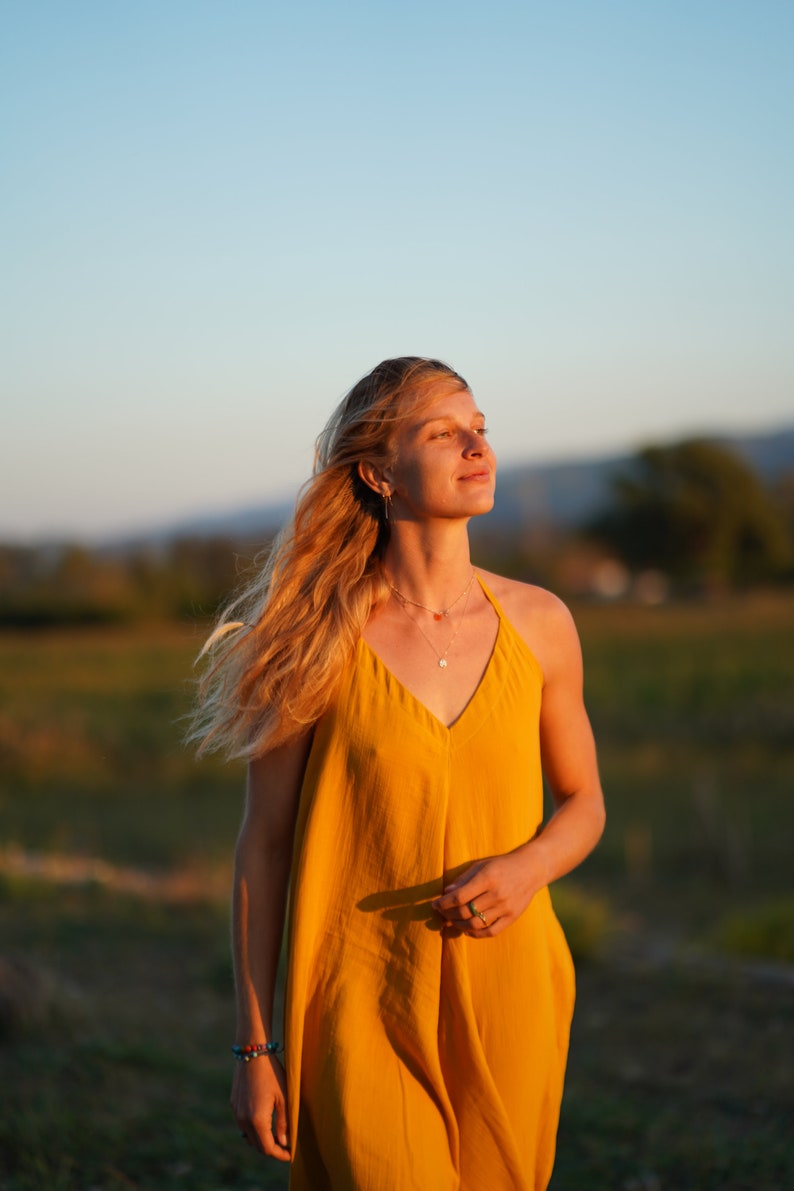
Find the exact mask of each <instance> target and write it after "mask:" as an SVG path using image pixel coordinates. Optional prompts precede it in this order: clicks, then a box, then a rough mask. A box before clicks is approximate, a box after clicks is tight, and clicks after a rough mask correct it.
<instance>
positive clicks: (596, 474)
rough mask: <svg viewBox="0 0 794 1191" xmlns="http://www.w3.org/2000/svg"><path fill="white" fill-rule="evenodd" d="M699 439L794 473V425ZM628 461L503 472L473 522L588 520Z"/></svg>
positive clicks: (236, 530)
mask: <svg viewBox="0 0 794 1191" xmlns="http://www.w3.org/2000/svg"><path fill="white" fill-rule="evenodd" d="M697 437H699V438H705V439H708V440H709V441H712V442H717V443H719V444H720V445H722V446H725V447H728V448H730V449H732V450H734V451H735V452H736V453H737V454H738V455H740V456H741V457H742V458H743V459H744V460H745V461H746V462H747V463H748V464H749V465H750V467H752V468H753V470H754V471H755V472H756V473H757V474H758V475H759V477H760V478H761V479H762V480H763V481H764V482H765V483H767V484H773V483H775V482H776V481H777V480H779V479H780V478H781V476H783V475H785V474H787V473H794V426H790V427H784V428H782V429H780V430H777V431H770V432H768V433H765V434H753V435H747V434H742V435H729V434H701V435H698V436H697ZM632 458H633V456H632V455H631V454H623V455H612V456H606V457H601V458H595V459H580V460H567V461H566V460H562V461H560V462H556V463H526V464H519V465H513V466H510V467H504V468H501V469H500V472H499V482H498V485H497V494H496V504H495V506H494V510H493V512H492V513H489V515H488V517H487V519H486V520H484V521H482V522H478V523H477V534H478V536H479V534H480V533H483V534H485V533H488V532H489V530H490V531H491V532H493V531H494V530H497V531H498V530H507V529H510V528H511V527H514V526H516V525H520V524H524V525H525V524H528V523H535V524H546V525H549V526H559V527H561V528H567V527H572V526H575V525H579V524H582V523H583V522H584V521H589V520H590V519H591V518H592V517H593V516H594V515H595V514H596V513H598V512H599V510H600V509H602V508H603V506H604V505H605V504H607V503H608V501H609V499H610V497H611V491H612V484H613V481H614V479H615V477H616V475H618V474H619V473H620V472H622V471H625V470H626V469H627V468H629V467H630V466H631V461H632ZM292 508H293V502H292V501H291V500H279V501H273V502H270V503H263V504H259V505H252V506H247V507H244V508H241V509H237V510H233V511H231V512H229V513H222V514H220V513H214V514H208V515H206V516H196V517H194V518H190V519H188V520H185V521H181V522H179V523H177V524H175V525H172V526H170V527H167V528H164V529H163V530H162V532H161V533H158V534H157V535H150V537H156V539H157V540H159V541H168V540H173V539H175V538H184V537H198V538H201V537H221V536H223V537H232V538H241V539H250V538H258V537H266V536H268V535H269V534H272V533H273V532H274V531H275V530H276V529H278V528H279V527H280V526H281V525H282V524H283V523H284V521H285V520H286V518H287V517H289V515H290V513H291V511H292Z"/></svg>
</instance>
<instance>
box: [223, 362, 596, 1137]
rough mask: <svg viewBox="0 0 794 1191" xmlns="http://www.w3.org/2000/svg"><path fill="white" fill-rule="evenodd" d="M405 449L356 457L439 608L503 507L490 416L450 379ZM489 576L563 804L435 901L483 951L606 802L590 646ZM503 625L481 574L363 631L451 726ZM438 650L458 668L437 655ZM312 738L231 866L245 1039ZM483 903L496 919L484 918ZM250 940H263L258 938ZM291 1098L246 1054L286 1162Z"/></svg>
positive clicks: (270, 969)
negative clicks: (529, 681) (534, 679)
mask: <svg viewBox="0 0 794 1191" xmlns="http://www.w3.org/2000/svg"><path fill="white" fill-rule="evenodd" d="M393 446H394V455H393V458H392V461H391V463H390V464H389V465H388V466H386V467H380V466H378V465H377V464H376V463H374V462H373V461H369V460H362V461H361V464H360V467H359V470H360V474H361V476H362V478H363V479H364V480H365V482H366V483H367V484H368V485H369V486H370V487H371V488H372V489H373V490H374V491H375V492H377V493H378V495H379V496H381V497H384V496H387V495H388V496H389V497H390V500H391V503H390V522H391V537H390V541H389V545H388V547H387V550H386V555H385V559H384V565H385V570H386V574H387V577H388V579H389V582H390V583H391V584H392V585H393V587H395V588H396V589H397V590H398V591H399V592H401V593H402V594H403V595H404V596H405V597H407V598H408V599H409V600H413V601H416V604H425V605H427V607H428V608H430V609H435V610H443V609H446V608H448V607H449V605H451V604H453V601H455V600H456V598H457V597H458V596H460V595H461V593H462V592H464V591H465V590H467V584H468V583H469V580H470V578H471V575H472V564H471V558H470V554H469V540H468V532H467V527H468V522H469V520H470V518H471V517H473V516H478V515H480V514H482V513H486V512H488V511H489V510H490V508H491V507H492V504H493V499H494V484H495V475H496V459H495V457H494V454H493V451H492V450H491V448H490V446H489V444H488V440H487V437H486V423H485V418H484V415H483V414H482V412H481V411H480V410H479V408H478V406H477V404H476V402H475V400H474V398H473V396H472V395H471V393H470V392H469V391H468V390H467V389H460V388H450V385H449V383H448V382H445V383H440V384H439V386H438V392H437V395H435V394H434V395H433V396H432V398H431V399H430V400H429V401H428V403H427V404H426V405H424V406H422V408H421V409H420V410H419V411H417V414H416V416H415V417H414V418H413V419H411V420H410V422H409V423H408V424H407V425H403V426H402V427H401V429H400V430H399V431H398V433H397V434H396V436H395V439H394V443H393ZM478 573H479V574H481V575H482V576H483V578H484V580H485V582H486V584H487V586H488V588H489V589H490V590H491V591H492V592H493V594H494V596H495V597H496V599H497V600H498V601H499V603H500V604H501V606H502V609H503V610H504V613H505V615H506V616H507V617H508V618H509V620H510V621H511V622H512V624H513V625H514V627H515V628H516V629H517V631H518V632H519V633H520V634H521V636H522V637H523V638H524V640H525V641H526V643H527V645H528V646H529V648H530V649H531V650H532V652H533V653H534V655H535V657H536V658H537V660H538V662H539V664H540V667H541V670H542V672H543V676H544V685H543V698H542V707H541V716H540V742H541V754H542V759H543V769H544V774H545V777H546V780H547V782H548V785H549V787H550V789H551V791H552V793H553V796H554V802H555V811H554V814H553V815H552V816H551V818H550V819H549V820H548V822H547V823H546V824H545V825H544V827H543V829H542V831H541V832H540V833H539V834H538V835H537V836H536V837H535V838H534V839H532V840H528V841H526V842H525V843H524V844H522V845H521V846H520V847H519V848H516V849H515V850H514V851H513V852H510V853H507V854H505V855H500V856H484V857H482V858H481V859H479V860H477V861H476V862H475V863H474V864H472V865H471V866H470V868H469V869H468V870H466V872H464V873H463V874H461V875H460V876H458V877H457V879H456V880H455V881H454V882H452V883H450V884H449V885H447V886H446V888H445V889H444V891H443V893H442V895H441V896H439V897H438V898H437V899H436V901H435V902H434V903H433V905H434V908H435V910H436V912H437V913H438V915H439V917H440V919H441V921H442V923H443V929H444V933H445V934H446V936H447V938H448V939H449V940H450V942H451V943H452V944H453V945H454V939H455V938H456V937H457V936H459V935H466V936H468V937H469V938H471V939H475V940H479V941H481V942H482V945H483V946H487V941H488V939H490V938H493V937H494V936H495V935H498V934H500V933H501V932H502V931H504V930H508V929H509V928H510V925H511V924H512V923H513V922H515V920H516V919H517V918H518V917H519V916H520V915H521V914H522V913H523V911H524V910H525V909H526V907H527V906H528V905H529V903H530V902H531V900H532V898H533V897H534V896H535V894H536V893H537V892H538V890H540V889H542V888H543V887H544V886H546V885H548V884H549V883H550V882H551V881H554V880H556V879H557V878H558V877H561V876H563V875H564V874H565V873H567V872H569V871H570V870H571V869H572V868H575V867H576V865H577V864H579V863H580V862H581V861H582V860H583V859H584V858H585V856H587V854H588V853H589V852H590V851H591V850H592V848H593V847H594V846H595V844H596V843H597V841H598V839H599V837H600V835H601V832H602V830H603V825H604V803H603V796H602V793H601V786H600V783H599V778H598V769H597V765H596V754H595V745H594V742H593V736H592V732H591V729H590V724H589V721H588V718H587V714H586V711H585V708H584V703H583V699H582V658H581V650H580V647H579V640H578V636H577V633H576V629H575V627H574V624H573V621H572V619H571V616H570V614H569V612H568V610H567V609H566V607H565V606H564V604H562V603H561V601H560V600H558V599H557V598H556V596H553V595H552V594H551V593H550V592H547V591H544V590H543V589H542V588H539V587H534V586H532V585H530V584H525V583H519V582H516V581H514V580H511V579H505V578H502V577H501V576H498V575H494V574H489V573H486V572H483V571H478ZM498 623H499V622H498V618H497V615H496V613H495V611H494V609H493V606H492V605H491V604H490V602H489V601H488V599H487V597H486V596H485V594H484V592H483V591H482V588H481V587H480V585H479V583H478V582H477V581H476V579H475V581H474V582H473V583H472V584H471V586H470V588H468V596H467V598H461V599H460V600H458V602H457V603H455V604H454V606H453V608H452V610H451V611H450V613H449V615H448V616H442V617H441V618H440V619H436V618H435V617H434V615H433V612H431V611H426V610H425V609H423V608H420V607H417V606H416V605H415V604H405V603H403V602H402V601H401V600H400V599H399V598H398V597H396V596H395V595H392V596H391V597H390V598H389V599H388V600H387V601H386V602H385V603H384V604H382V605H381V606H380V607H379V608H377V609H376V610H375V612H374V613H373V614H372V615H371V617H370V619H369V621H368V622H367V624H366V626H365V628H364V632H363V636H364V638H365V640H366V641H367V643H368V645H369V646H370V647H371V648H372V649H373V650H374V651H375V652H376V653H377V654H378V655H379V656H380V658H381V660H382V661H383V662H384V664H385V665H386V666H387V667H388V668H389V670H390V671H391V672H392V674H393V675H394V676H395V677H396V678H397V679H398V680H399V681H400V682H401V683H402V684H403V685H404V686H405V687H407V688H408V689H409V690H410V691H411V692H412V694H413V695H414V696H415V697H416V698H417V699H419V700H420V701H421V702H422V703H423V704H424V705H425V707H426V708H427V709H428V710H429V711H430V712H431V713H432V714H433V715H434V716H436V717H437V718H438V719H439V720H440V721H441V722H443V723H444V724H447V725H449V724H451V723H453V722H454V721H455V720H456V719H457V718H458V717H459V716H460V714H461V712H462V711H463V710H464V708H465V707H466V705H467V704H468V703H469V701H470V700H471V698H472V696H473V695H474V693H475V691H476V689H477V687H478V685H479V682H480V680H481V678H482V676H483V673H484V671H485V669H486V667H487V665H488V661H489V659H490V656H491V653H492V650H493V647H494V642H495V640H496V635H497V631H498ZM453 636H454V640H452V638H453ZM450 641H452V643H451V645H450ZM441 656H445V657H446V659H447V661H448V665H447V667H446V668H441V667H440V666H439V665H438V659H439V657H441ZM309 746H310V733H307V734H306V735H304V736H303V737H301V738H300V739H299V740H297V741H295V742H293V743H291V744H289V745H288V746H286V747H284V748H281V749H276V750H274V751H273V752H271V753H267V754H266V755H265V756H264V757H262V758H261V759H260V760H257V761H255V762H253V763H252V764H251V765H250V767H249V775H248V791H247V801H246V814H245V818H244V822H243V826H242V829H241V832H240V837H239V840H238V845H237V853H236V865H235V955H236V964H235V969H236V973H237V987H238V994H237V998H238V1041H239V1042H245V1041H248V1040H250V1039H252V1038H255V1039H262V1040H265V1039H268V1038H271V1037H272V1021H271V1016H272V1008H273V990H274V986H275V977H276V969H277V964H278V955H279V950H280V942H281V934H282V929H283V922H284V909H285V904H286V891H287V882H288V879H289V869H290V861H291V850H292V837H293V831H294V824H295V817H296V813H297V805H298V797H299V793H300V787H301V782H302V778H303V772H304V768H305V764H306V759H307V757H308V751H309ZM471 901H474V902H475V904H476V906H477V909H478V910H479V911H480V912H481V913H482V915H483V918H484V921H483V919H481V918H478V917H476V916H473V915H472V912H471V910H470V909H469V902H471ZM254 938H255V939H256V940H257V945H256V947H255V948H254V947H251V948H250V949H249V939H254ZM285 1094H286V1076H285V1072H284V1069H283V1067H282V1065H281V1063H280V1062H279V1060H278V1059H275V1058H262V1059H256V1060H254V1061H252V1062H250V1063H245V1064H244V1063H238V1064H237V1070H236V1072H235V1080H234V1085H233V1091H232V1107H233V1110H234V1112H235V1115H236V1117H237V1120H238V1122H239V1123H240V1127H241V1129H242V1130H243V1131H244V1133H245V1135H246V1136H247V1138H248V1139H249V1141H251V1142H252V1144H254V1145H255V1146H256V1147H257V1148H258V1149H260V1150H261V1151H262V1152H263V1153H265V1154H269V1155H271V1156H273V1157H276V1158H280V1159H283V1160H288V1159H289V1156H290V1155H289V1138H288V1136H287V1121H286V1107H285Z"/></svg>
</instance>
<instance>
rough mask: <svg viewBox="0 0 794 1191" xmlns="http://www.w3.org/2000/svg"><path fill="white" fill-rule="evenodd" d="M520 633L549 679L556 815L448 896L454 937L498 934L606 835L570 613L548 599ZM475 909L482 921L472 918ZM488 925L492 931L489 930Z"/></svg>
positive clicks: (546, 749)
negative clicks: (536, 832)
mask: <svg viewBox="0 0 794 1191" xmlns="http://www.w3.org/2000/svg"><path fill="white" fill-rule="evenodd" d="M542 596H543V598H542V599H541V601H540V602H535V601H533V606H532V608H531V615H527V617H526V619H525V625H524V626H522V623H521V620H522V618H521V617H520V616H516V617H515V623H516V627H517V628H519V629H521V628H522V627H524V629H525V631H524V635H525V637H527V639H528V643H529V644H530V645H531V646H532V648H533V651H534V653H535V655H536V656H537V657H538V659H539V661H540V663H541V666H542V669H543V672H544V680H545V681H544V686H543V700H542V704H541V713H540V746H541V756H542V761H543V770H544V773H545V776H546V779H547V781H548V783H549V786H550V788H551V791H552V794H553V797H554V801H555V804H556V809H555V811H554V814H553V815H552V816H551V818H550V819H549V820H548V822H547V823H546V824H545V825H544V826H543V828H542V830H541V831H540V832H539V833H538V834H537V835H536V836H535V837H534V839H532V840H530V841H528V842H527V843H525V844H522V845H521V846H520V847H518V848H516V849H515V851H513V852H510V853H508V854H507V855H504V856H494V857H490V858H488V859H486V860H482V861H478V862H477V863H476V864H474V865H472V866H471V867H470V868H469V869H467V870H466V872H464V873H462V874H461V876H460V877H458V879H457V880H456V881H455V882H453V883H452V884H451V885H449V886H447V888H446V889H445V890H444V893H443V895H442V897H440V898H439V899H438V901H437V902H435V903H434V904H435V908H436V909H437V910H438V912H439V913H440V914H441V916H442V917H443V918H444V919H445V920H446V926H447V928H448V929H449V930H450V931H451V932H452V933H465V934H468V935H471V936H472V937H476V938H488V937H489V936H492V935H497V934H499V933H500V932H501V931H502V930H504V929H505V927H507V926H509V925H510V924H511V923H512V922H515V920H516V918H518V917H519V915H520V914H522V913H523V911H524V910H525V909H526V908H527V906H528V905H529V903H530V902H531V901H532V898H533V897H534V896H535V894H536V893H537V892H538V890H539V889H542V888H543V887H544V886H545V885H548V884H550V882H552V881H555V880H556V879H557V878H558V877H561V876H563V875H564V874H565V873H567V872H570V871H571V869H573V868H575V867H576V866H577V864H580V863H581V861H582V860H584V858H585V857H586V856H587V855H588V854H589V853H590V852H591V851H592V850H593V848H594V847H595V845H596V844H597V843H598V841H599V839H600V838H601V834H602V832H603V830H604V821H605V812H604V797H603V794H602V791H601V783H600V781H599V777H598V765H597V762H596V750H595V743H594V741H593V733H592V730H591V728H590V721H589V720H588V718H587V712H586V710H585V706H584V700H583V692H582V653H581V648H580V646H579V637H578V635H577V632H576V628H575V626H574V623H573V619H572V618H571V615H570V613H569V612H568V609H567V608H566V607H565V606H564V605H563V604H562V603H560V601H559V600H557V599H556V598H555V597H553V596H549V595H548V593H545V592H544V593H542ZM469 902H474V904H475V906H476V907H477V910H479V911H480V913H481V914H482V915H483V916H484V918H485V922H483V920H482V918H478V917H476V916H473V915H472V913H471V911H470V909H469V908H468V907H469ZM486 924H487V925H486Z"/></svg>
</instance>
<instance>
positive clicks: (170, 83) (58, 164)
mask: <svg viewBox="0 0 794 1191" xmlns="http://www.w3.org/2000/svg"><path fill="white" fill-rule="evenodd" d="M793 117H794V4H792V3H791V2H790V0H779V2H777V0H563V2H561V3H557V4H554V3H551V2H550V0H542V2H538V3H536V2H534V0H510V2H508V0H489V2H488V3H485V2H483V0H476V2H472V0H400V2H399V3H396V2H392V3H386V2H385V0H329V2H320V0H308V2H307V0H223V2H222V0H167V2H165V3H164V2H163V0H117V2H114V3H108V2H107V0H94V2H91V0H69V2H68V3H64V2H63V0H2V3H0V172H1V174H2V180H0V224H1V225H2V233H1V234H2V250H1V254H0V289H1V290H2V295H1V296H0V338H1V339H2V343H1V344H0V348H1V350H0V361H1V362H0V369H1V373H0V376H1V379H2V389H3V395H2V402H3V418H2V432H1V433H0V539H5V540H8V539H17V540H19V539H24V538H25V537H26V536H39V535H43V534H47V533H63V534H67V533H68V534H71V535H76V536H84V537H95V536H96V535H99V534H105V533H109V532H115V531H126V530H130V529H138V528H141V527H146V526H153V525H158V524H163V523H166V522H169V521H170V520H172V519H174V518H178V517H181V516H183V515H185V514H188V513H192V512H199V511H213V510H221V509H228V508H232V507H234V506H235V505H238V504H239V505H243V504H249V503H254V502H256V501H259V500H264V499H268V498H270V497H272V496H277V495H284V494H285V493H286V494H288V493H290V492H291V491H293V490H294V489H295V488H296V487H297V485H298V484H299V483H300V482H301V481H302V480H303V479H304V478H305V477H306V475H307V474H308V472H309V469H310V466H311V457H312V451H311V448H312V443H313V440H314V438H315V436H316V434H317V433H318V432H319V430H320V429H321V427H322V425H323V423H324V422H325V419H326V417H327V415H328V414H329V413H330V411H331V409H332V408H333V406H334V405H335V404H336V402H337V401H338V399H339V398H340V397H341V396H342V395H343V393H344V392H345V391H346V390H347V389H348V388H349V387H350V385H351V384H352V383H353V382H354V381H355V380H356V379H357V378H358V377H359V376H360V375H361V374H362V373H364V372H366V371H368V370H369V368H370V367H372V366H373V365H374V364H375V363H377V362H378V361H379V360H380V359H382V358H384V357H385V356H390V355H403V354H412V355H414V354H419V355H435V356H440V357H442V358H444V359H446V360H448V361H449V362H450V363H452V364H453V365H454V366H455V367H456V368H457V369H458V371H460V372H461V373H462V374H463V375H464V376H465V377H466V378H467V379H468V380H469V382H470V384H471V385H472V387H473V389H474V391H475V394H476V396H477V398H478V401H479V403H480V405H481V407H482V408H483V409H484V410H485V411H486V413H487V416H488V419H489V423H490V427H491V438H492V442H493V444H494V446H495V449H496V450H497V453H498V454H499V456H500V458H501V460H502V462H503V463H510V462H517V461H520V460H527V461H529V460H542V459H549V458H560V457H567V456H581V455H584V454H589V453H600V452H604V451H609V452H611V451H618V450H622V449H626V448H631V447H634V446H637V445H639V444H641V443H644V442H646V441H650V440H654V439H659V438H670V437H674V436H676V435H681V434H685V433H688V432H694V431H701V430H704V429H705V430H711V429H717V430H732V429H743V430H752V429H769V428H774V427H775V426H776V425H779V424H782V423H784V422H791V421H792V420H794V317H793V316H794V217H793V215H792V213H793V212H794V153H793V152H792V149H793V148H794V146H793V145H792V141H793V140H794V133H793V132H792V128H794V122H793Z"/></svg>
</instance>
